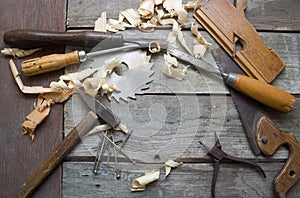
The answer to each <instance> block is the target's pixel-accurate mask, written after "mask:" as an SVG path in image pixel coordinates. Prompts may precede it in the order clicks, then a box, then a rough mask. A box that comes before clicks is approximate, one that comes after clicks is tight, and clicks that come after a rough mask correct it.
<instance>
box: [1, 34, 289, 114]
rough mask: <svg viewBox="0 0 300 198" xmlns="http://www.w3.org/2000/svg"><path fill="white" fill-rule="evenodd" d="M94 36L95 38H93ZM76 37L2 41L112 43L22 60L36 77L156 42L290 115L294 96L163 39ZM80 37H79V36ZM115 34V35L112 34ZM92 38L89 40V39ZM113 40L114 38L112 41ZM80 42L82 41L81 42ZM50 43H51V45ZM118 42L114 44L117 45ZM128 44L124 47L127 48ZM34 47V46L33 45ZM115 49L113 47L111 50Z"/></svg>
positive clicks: (22, 36)
mask: <svg viewBox="0 0 300 198" xmlns="http://www.w3.org/2000/svg"><path fill="white" fill-rule="evenodd" d="M94 34H96V35H98V36H95V35H94ZM76 35H77V36H71V35H70V34H68V32H67V33H59V34H58V33H57V32H43V31H39V30H13V31H9V32H7V33H5V34H4V41H5V42H8V43H10V44H16V45H26V44H27V45H29V43H30V42H29V41H31V42H33V41H35V42H37V43H39V44H42V43H43V42H42V40H43V39H44V40H45V44H47V45H54V44H60V42H62V43H63V44H74V45H75V44H76V43H78V42H79V43H80V44H82V45H84V40H86V43H88V44H89V45H90V44H91V43H93V42H96V40H97V39H95V38H96V37H99V39H98V41H99V42H100V41H103V40H105V38H108V39H109V40H113V42H112V43H113V44H112V48H111V49H104V50H99V51H95V52H90V53H87V54H86V53H85V52H84V51H74V52H71V53H67V54H52V55H48V56H43V57H40V58H36V59H31V60H27V61H23V62H22V63H21V66H22V70H23V72H24V74H25V75H36V74H39V73H45V72H48V71H54V70H57V69H60V68H62V67H64V66H67V65H69V64H78V63H81V62H84V61H86V60H87V59H89V58H93V57H95V56H99V55H102V54H106V53H112V52H116V51H122V50H132V49H138V48H148V47H149V46H150V43H157V44H158V46H159V47H160V48H161V49H165V50H166V51H167V52H168V53H169V54H171V55H173V56H175V57H176V58H178V59H180V60H182V61H184V62H187V63H189V64H191V65H193V66H195V67H196V68H197V69H199V70H202V71H206V72H209V73H212V74H215V75H218V76H220V75H221V77H222V78H223V79H224V81H225V83H227V84H228V85H230V86H231V87H233V88H234V89H236V90H238V91H240V92H241V93H243V94H245V95H247V96H249V97H251V98H253V99H255V100H257V101H259V102H261V103H263V104H265V105H267V106H269V107H271V108H274V109H276V110H279V111H282V112H289V111H291V109H292V108H293V106H294V103H295V97H294V96H293V95H291V94H289V93H287V92H285V91H283V90H281V89H279V88H277V87H274V86H272V85H270V84H267V83H265V82H262V81H259V80H256V79H254V78H250V77H247V76H244V75H241V74H233V73H230V74H227V73H220V71H217V70H216V69H214V67H213V66H212V65H211V64H209V63H207V62H205V61H203V60H201V59H197V58H195V57H193V56H191V55H189V54H187V53H184V52H182V51H180V50H178V49H176V48H173V47H171V46H168V45H167V43H166V42H165V41H163V40H159V39H158V40H155V39H135V40H125V39H124V38H123V37H122V35H118V36H116V37H115V36H112V34H107V33H101V32H97V33H95V32H94V33H93V36H90V34H87V35H86V33H85V32H78V33H76ZM78 35H79V36H78ZM113 35H116V34H113ZM90 37H92V38H93V39H92V41H91V38H90ZM112 38H113V39H112ZM82 40H83V41H82ZM50 41H51V42H50ZM116 43H117V44H116ZM126 44H127V45H126ZM35 47H36V46H35ZM113 47H115V48H113Z"/></svg>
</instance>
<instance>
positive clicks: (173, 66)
mask: <svg viewBox="0 0 300 198" xmlns="http://www.w3.org/2000/svg"><path fill="white" fill-rule="evenodd" d="M164 60H165V66H164V68H163V74H165V75H167V76H169V77H171V78H175V79H177V80H183V79H184V78H185V77H186V72H187V67H185V68H184V69H182V70H181V69H178V68H177V66H178V61H177V59H176V58H175V57H172V56H170V55H169V54H164Z"/></svg>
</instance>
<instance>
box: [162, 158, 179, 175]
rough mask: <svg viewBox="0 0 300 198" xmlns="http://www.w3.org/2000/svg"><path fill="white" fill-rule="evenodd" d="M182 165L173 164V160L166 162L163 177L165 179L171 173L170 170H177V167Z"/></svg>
mask: <svg viewBox="0 0 300 198" xmlns="http://www.w3.org/2000/svg"><path fill="white" fill-rule="evenodd" d="M182 164H183V162H175V161H174V160H168V161H167V162H166V163H165V170H166V173H165V177H167V176H168V175H169V174H170V173H171V169H172V168H177V167H179V166H181V165H182Z"/></svg>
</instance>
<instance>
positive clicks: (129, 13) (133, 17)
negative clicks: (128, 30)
mask: <svg viewBox="0 0 300 198" xmlns="http://www.w3.org/2000/svg"><path fill="white" fill-rule="evenodd" d="M120 14H121V15H122V16H124V17H125V19H126V20H127V21H128V22H129V23H130V25H131V26H132V27H137V26H139V24H140V23H141V22H142V20H141V18H140V15H139V13H138V11H137V10H135V9H128V10H125V11H121V12H120ZM119 20H120V19H119Z"/></svg>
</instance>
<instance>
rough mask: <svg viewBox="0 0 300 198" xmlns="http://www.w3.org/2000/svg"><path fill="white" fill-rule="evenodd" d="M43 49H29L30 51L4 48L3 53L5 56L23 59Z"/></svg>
mask: <svg viewBox="0 0 300 198" xmlns="http://www.w3.org/2000/svg"><path fill="white" fill-rule="evenodd" d="M41 49H42V48H36V49H29V50H23V49H19V48H4V49H3V50H1V53H2V54H3V55H5V56H13V57H15V58H23V57H26V56H29V55H31V54H33V53H35V52H37V51H39V50H41Z"/></svg>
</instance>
